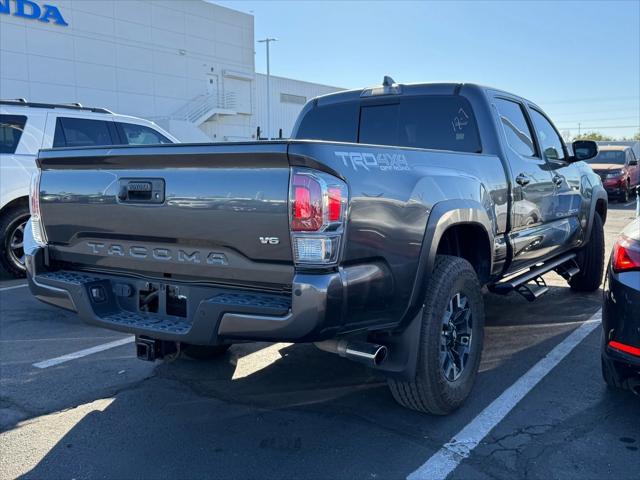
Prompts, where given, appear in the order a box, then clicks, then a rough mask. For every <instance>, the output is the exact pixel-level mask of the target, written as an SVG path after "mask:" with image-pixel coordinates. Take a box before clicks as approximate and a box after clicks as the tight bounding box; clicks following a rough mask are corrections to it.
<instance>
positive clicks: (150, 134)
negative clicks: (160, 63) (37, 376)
mask: <svg viewBox="0 0 640 480" xmlns="http://www.w3.org/2000/svg"><path fill="white" fill-rule="evenodd" d="M158 143H177V140H176V139H175V138H174V137H172V136H171V135H170V134H169V133H167V132H165V131H164V130H162V129H161V128H160V127H158V126H157V125H156V124H155V123H153V122H150V121H147V120H143V119H141V118H136V117H129V116H125V115H116V114H114V113H112V112H110V111H108V110H105V109H102V108H88V107H83V106H81V105H79V104H71V105H68V104H63V105H58V104H45V103H29V102H26V101H25V100H22V99H19V100H0V265H2V267H4V269H5V270H7V271H8V272H9V273H11V274H12V275H14V276H21V275H23V274H24V271H25V267H24V251H23V248H22V247H23V245H22V243H23V232H24V226H25V224H26V222H27V220H28V219H29V182H30V180H31V175H32V173H33V172H34V170H35V168H36V164H35V158H36V155H37V154H38V150H40V149H41V148H52V147H53V148H55V147H85V146H92V145H102V146H104V145H123V144H124V145H126V144H128V145H144V144H158Z"/></svg>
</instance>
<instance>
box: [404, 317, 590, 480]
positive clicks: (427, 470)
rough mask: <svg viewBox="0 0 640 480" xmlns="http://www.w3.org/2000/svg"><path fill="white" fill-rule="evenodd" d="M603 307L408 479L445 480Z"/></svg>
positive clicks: (584, 334)
mask: <svg viewBox="0 0 640 480" xmlns="http://www.w3.org/2000/svg"><path fill="white" fill-rule="evenodd" d="M601 314H602V311H601V310H598V312H596V313H595V314H594V315H593V316H591V318H589V320H587V321H585V322H584V323H583V324H582V325H580V326H579V327H578V328H576V329H575V330H574V331H573V332H571V333H570V334H569V336H568V337H567V338H565V339H564V340H563V341H562V342H560V343H559V344H558V345H556V346H555V347H554V348H553V350H551V351H550V352H549V353H548V354H547V355H546V356H545V357H544V358H543V359H542V360H540V361H539V362H538V363H536V364H535V365H534V366H533V367H531V369H530V370H529V371H528V372H527V373H525V374H524V375H523V376H522V377H520V378H519V379H518V380H517V381H516V382H515V383H514V384H513V385H511V386H510V387H509V388H507V389H506V390H505V391H504V392H503V393H502V394H501V395H500V396H499V397H498V398H496V399H495V400H494V401H493V402H491V404H489V406H488V407H486V408H485V409H484V410H483V411H482V412H480V414H479V415H478V416H477V417H475V418H474V419H473V420H472V421H471V422H470V423H469V424H467V426H465V427H464V428H463V429H462V430H460V431H459V432H458V433H457V434H456V435H454V436H453V438H452V439H451V440H450V441H449V442H448V443H446V444H445V445H444V446H443V447H442V448H441V449H440V450H438V451H437V452H436V453H435V454H434V455H433V456H432V457H431V458H429V460H427V461H426V463H424V464H423V465H422V466H421V467H420V468H418V469H417V470H416V471H415V472H413V473H411V474H410V475H409V476H408V477H407V480H421V479H430V480H444V479H445V478H447V476H448V475H449V474H450V473H451V472H453V471H454V470H455V469H456V467H457V466H458V465H459V464H460V463H461V462H462V461H463V460H464V459H465V458H467V457H469V455H470V454H471V452H472V451H473V449H474V448H476V447H477V446H478V444H479V443H480V442H481V441H482V439H483V438H484V437H486V436H487V435H488V434H489V432H491V430H493V428H494V427H495V426H497V425H498V424H499V423H500V422H501V421H502V420H503V419H504V418H505V417H506V416H507V414H508V413H509V412H510V411H511V410H513V408H514V407H515V406H516V405H517V404H518V403H519V402H520V400H522V399H523V398H524V397H525V396H526V395H527V394H528V393H529V392H530V391H531V390H532V389H533V388H534V387H535V386H536V385H537V384H538V383H539V382H540V381H541V380H542V379H543V378H544V377H545V376H546V375H547V374H548V373H549V372H550V371H551V370H553V369H554V368H555V367H556V366H557V365H558V364H559V363H560V362H561V361H562V360H563V359H564V358H565V357H566V356H567V355H569V354H570V353H571V352H572V351H573V349H574V348H575V347H577V346H578V345H579V344H580V342H582V340H584V339H585V338H586V337H587V335H589V334H590V333H591V332H593V330H595V329H596V328H597V327H598V326H599V325H600V320H601Z"/></svg>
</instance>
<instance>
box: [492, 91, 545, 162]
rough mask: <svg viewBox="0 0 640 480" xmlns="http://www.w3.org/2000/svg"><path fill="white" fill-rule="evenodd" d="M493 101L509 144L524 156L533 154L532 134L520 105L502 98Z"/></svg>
mask: <svg viewBox="0 0 640 480" xmlns="http://www.w3.org/2000/svg"><path fill="white" fill-rule="evenodd" d="M495 102H496V108H497V109H498V114H499V115H500V122H501V123H502V128H503V130H504V134H505V136H506V137H507V143H508V144H509V146H510V147H511V148H512V149H514V150H515V151H516V152H517V153H519V154H520V155H523V156H525V157H533V156H535V154H536V149H535V146H534V144H533V140H532V138H533V135H531V130H530V129H529V124H528V123H527V119H526V118H525V116H524V112H523V110H522V105H520V104H519V103H516V102H512V101H511V100H505V99H503V98H496V99H495Z"/></svg>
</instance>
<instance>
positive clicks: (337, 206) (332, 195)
mask: <svg viewBox="0 0 640 480" xmlns="http://www.w3.org/2000/svg"><path fill="white" fill-rule="evenodd" d="M341 215H342V190H340V188H338V187H329V221H330V222H338V221H340V216H341Z"/></svg>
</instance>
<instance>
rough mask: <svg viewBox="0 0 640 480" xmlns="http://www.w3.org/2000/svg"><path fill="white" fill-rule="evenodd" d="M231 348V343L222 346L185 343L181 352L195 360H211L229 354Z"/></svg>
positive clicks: (181, 347)
mask: <svg viewBox="0 0 640 480" xmlns="http://www.w3.org/2000/svg"><path fill="white" fill-rule="evenodd" d="M230 347H231V344H230V343H225V344H222V345H191V344H189V343H183V344H181V345H180V351H181V352H183V353H184V354H185V355H186V356H187V357H190V358H193V359H195V360H211V359H213V358H218V357H221V356H222V355H224V354H225V353H227V350H229V348H230Z"/></svg>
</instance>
